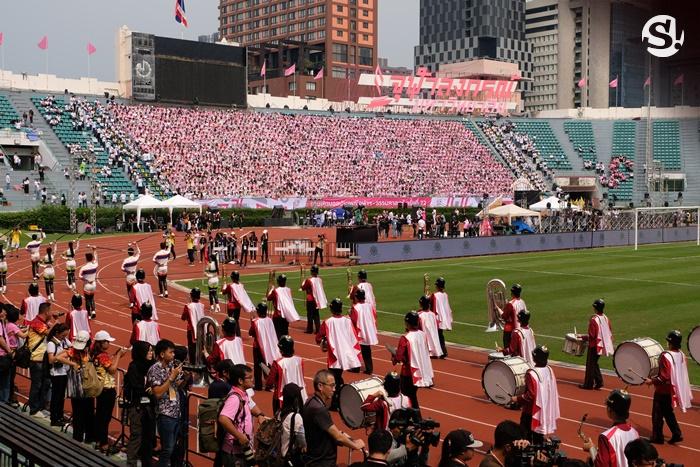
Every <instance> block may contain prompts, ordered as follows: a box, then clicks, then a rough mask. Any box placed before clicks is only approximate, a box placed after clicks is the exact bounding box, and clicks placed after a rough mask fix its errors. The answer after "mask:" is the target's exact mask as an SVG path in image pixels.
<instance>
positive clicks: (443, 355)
mask: <svg viewBox="0 0 700 467" xmlns="http://www.w3.org/2000/svg"><path fill="white" fill-rule="evenodd" d="M439 358H440V360H444V359H446V358H447V354H446V353H444V354H442V355H440V357H439Z"/></svg>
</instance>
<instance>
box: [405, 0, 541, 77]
mask: <svg viewBox="0 0 700 467" xmlns="http://www.w3.org/2000/svg"><path fill="white" fill-rule="evenodd" d="M419 41H420V43H419V45H417V46H416V47H415V51H414V56H415V66H416V67H427V68H428V69H429V70H430V71H431V72H433V73H435V72H438V71H440V65H441V64H445V63H456V62H463V61H468V60H472V59H476V58H488V59H494V60H501V61H507V62H512V63H517V64H518V68H519V70H520V73H521V75H522V77H523V78H525V81H523V83H524V85H525V88H526V89H527V87H528V84H527V83H528V81H527V80H529V78H530V77H531V74H532V51H531V49H530V43H529V42H527V41H526V40H525V0H441V1H434V0H421V2H420V32H419Z"/></svg>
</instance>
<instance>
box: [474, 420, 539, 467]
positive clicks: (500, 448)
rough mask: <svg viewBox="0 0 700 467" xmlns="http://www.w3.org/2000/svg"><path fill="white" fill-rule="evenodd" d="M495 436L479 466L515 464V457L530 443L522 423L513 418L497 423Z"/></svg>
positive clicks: (502, 466)
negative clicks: (521, 426)
mask: <svg viewBox="0 0 700 467" xmlns="http://www.w3.org/2000/svg"><path fill="white" fill-rule="evenodd" d="M493 437H494V445H493V447H492V448H491V450H490V451H489V452H488V454H486V457H484V459H483V460H482V461H481V463H480V464H479V467H504V466H507V465H513V462H512V460H513V458H515V457H517V455H518V454H519V453H521V452H522V450H523V449H525V448H527V447H528V446H529V445H530V443H529V442H528V441H527V440H526V439H525V433H524V432H523V430H522V428H520V425H519V424H517V423H516V422H514V421H512V420H504V421H502V422H501V423H499V424H498V425H496V431H495V432H494V434H493Z"/></svg>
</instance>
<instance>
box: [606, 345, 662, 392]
mask: <svg viewBox="0 0 700 467" xmlns="http://www.w3.org/2000/svg"><path fill="white" fill-rule="evenodd" d="M663 351H664V348H663V347H662V346H661V344H659V343H658V342H656V341H655V340H654V339H652V338H650V337H638V338H637V339H632V340H631V341H625V342H623V343H621V344H620V345H618V346H617V348H616V349H615V354H614V355H613V365H614V366H615V373H617V376H619V377H620V378H621V379H622V381H624V382H625V383H627V384H634V385H639V384H642V383H644V379H645V378H653V377H655V376H656V375H658V374H659V357H660V356H661V353H662V352H663Z"/></svg>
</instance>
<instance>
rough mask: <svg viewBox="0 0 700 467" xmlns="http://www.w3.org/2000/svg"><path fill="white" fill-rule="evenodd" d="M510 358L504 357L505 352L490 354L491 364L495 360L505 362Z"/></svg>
mask: <svg viewBox="0 0 700 467" xmlns="http://www.w3.org/2000/svg"><path fill="white" fill-rule="evenodd" d="M506 358H508V356H507V355H503V352H491V353H490V354H489V362H493V361H494V360H505V359H506Z"/></svg>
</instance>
